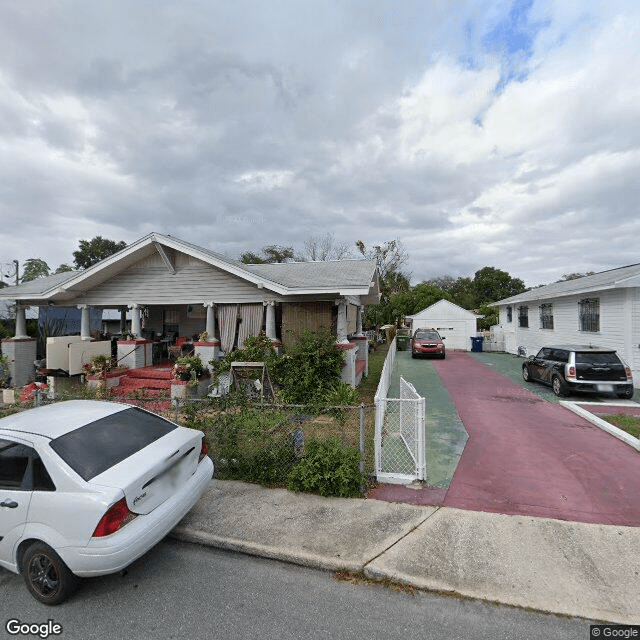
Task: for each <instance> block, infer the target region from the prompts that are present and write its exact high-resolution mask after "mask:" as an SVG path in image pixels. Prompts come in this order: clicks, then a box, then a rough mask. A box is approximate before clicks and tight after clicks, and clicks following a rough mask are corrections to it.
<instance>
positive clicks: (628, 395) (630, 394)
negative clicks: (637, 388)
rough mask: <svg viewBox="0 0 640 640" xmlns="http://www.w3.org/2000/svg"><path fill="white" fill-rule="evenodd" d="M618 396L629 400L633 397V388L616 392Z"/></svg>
mask: <svg viewBox="0 0 640 640" xmlns="http://www.w3.org/2000/svg"><path fill="white" fill-rule="evenodd" d="M618 398H624V399H625V400H631V398H633V389H627V390H626V391H623V392H622V393H619V394H618Z"/></svg>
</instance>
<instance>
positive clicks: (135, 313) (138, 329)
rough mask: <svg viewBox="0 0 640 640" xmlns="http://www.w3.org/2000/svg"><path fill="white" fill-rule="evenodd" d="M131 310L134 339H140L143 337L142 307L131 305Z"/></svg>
mask: <svg viewBox="0 0 640 640" xmlns="http://www.w3.org/2000/svg"><path fill="white" fill-rule="evenodd" d="M129 309H131V333H133V337H134V338H139V337H140V336H141V335H142V325H141V324H140V306H139V305H137V304H130V305H129Z"/></svg>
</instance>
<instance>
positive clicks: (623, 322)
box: [491, 264, 640, 381]
mask: <svg viewBox="0 0 640 640" xmlns="http://www.w3.org/2000/svg"><path fill="white" fill-rule="evenodd" d="M491 306H495V307H498V309H499V312H500V322H499V324H498V325H496V326H494V327H492V333H494V334H495V335H496V337H499V338H502V339H503V340H504V350H505V351H506V352H508V353H518V350H520V352H522V351H523V350H524V351H526V353H527V355H531V354H535V353H537V352H538V350H539V349H540V348H541V347H543V346H545V345H550V344H562V343H565V344H566V343H572V344H581V345H596V346H603V347H613V348H615V349H617V350H618V352H619V353H620V354H621V355H622V357H623V358H624V359H625V360H626V361H627V362H628V363H629V365H630V366H631V368H632V370H633V374H634V378H635V379H636V380H637V381H638V380H640V264H635V265H630V266H627V267H620V268H619V269H611V270H610V271H603V272H601V273H596V274H594V275H591V276H584V277H582V278H577V279H575V280H566V281H563V282H554V283H553V284H549V285H546V286H543V287H538V288H536V289H531V290H530V291H526V292H525V293H520V294H518V295H516V296H512V297H510V298H505V299H504V300H499V301H498V302H495V303H493V304H492V305H491Z"/></svg>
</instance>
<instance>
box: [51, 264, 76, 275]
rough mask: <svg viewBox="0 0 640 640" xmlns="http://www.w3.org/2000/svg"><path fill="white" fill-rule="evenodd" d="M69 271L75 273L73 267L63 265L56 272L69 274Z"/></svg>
mask: <svg viewBox="0 0 640 640" xmlns="http://www.w3.org/2000/svg"><path fill="white" fill-rule="evenodd" d="M67 271H73V267H70V266H69V265H68V264H66V263H64V262H63V263H62V264H61V265H60V266H59V267H58V268H57V269H56V270H55V271H54V274H55V273H67Z"/></svg>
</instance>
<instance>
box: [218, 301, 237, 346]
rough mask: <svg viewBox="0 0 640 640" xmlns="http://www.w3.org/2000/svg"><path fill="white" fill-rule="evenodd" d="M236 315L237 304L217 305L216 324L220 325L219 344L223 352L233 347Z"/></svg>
mask: <svg viewBox="0 0 640 640" xmlns="http://www.w3.org/2000/svg"><path fill="white" fill-rule="evenodd" d="M237 317H238V305H237V304H219V305H218V324H219V325H220V346H221V347H222V349H223V351H224V352H225V353H229V352H230V351H231V350H232V349H233V340H234V338H235V337H236V319H237Z"/></svg>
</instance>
